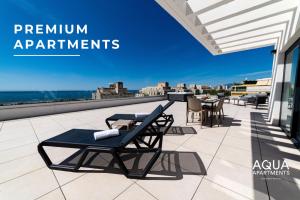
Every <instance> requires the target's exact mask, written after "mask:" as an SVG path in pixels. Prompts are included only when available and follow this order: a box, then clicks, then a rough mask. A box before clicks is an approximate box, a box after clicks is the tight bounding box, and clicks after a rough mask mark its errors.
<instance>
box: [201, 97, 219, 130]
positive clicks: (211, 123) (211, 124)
mask: <svg viewBox="0 0 300 200" xmlns="http://www.w3.org/2000/svg"><path fill="white" fill-rule="evenodd" d="M219 101H220V99H205V100H202V103H203V104H209V108H210V127H212V126H213V117H214V116H213V115H214V112H213V111H214V107H215V104H216V103H218V102H219Z"/></svg>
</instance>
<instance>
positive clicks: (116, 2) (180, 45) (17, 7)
mask: <svg viewBox="0 0 300 200" xmlns="http://www.w3.org/2000/svg"><path fill="white" fill-rule="evenodd" d="M0 19H1V23H0V26H1V37H0V42H1V45H0V90H93V89H95V88H96V87H98V86H106V85H107V84H109V83H111V82H114V81H123V82H124V84H125V86H126V87H128V88H130V89H139V88H141V87H144V86H149V85H156V83H157V82H159V81H168V82H169V83H170V84H171V85H175V84H176V83H178V82H185V83H188V84H189V83H197V84H208V85H217V84H224V83H231V82H237V81H241V80H244V79H245V78H247V79H256V78H264V77H270V76H271V68H272V60H273V57H272V54H271V53H270V51H271V50H272V49H273V47H267V48H261V49H256V50H250V51H244V52H239V53H232V54H226V55H220V56H213V55H211V54H210V53H209V52H208V51H207V50H206V49H205V48H204V47H203V46H202V45H201V44H200V43H199V42H198V41H197V40H196V39H194V38H193V37H192V36H191V35H190V34H189V33H188V32H187V31H186V30H185V29H184V28H183V27H182V26H181V25H180V24H179V23H178V22H177V21H175V20H174V19H173V18H172V17H171V16H170V15H169V14H168V13H166V12H165V11H164V10H163V9H162V8H161V7H160V6H159V5H158V4H157V3H156V2H155V1H152V0H126V1H122V0H109V1H107V0H98V1H95V0H74V1H61V0H60V1H58V0H2V1H1V2H0ZM14 24H50V25H51V24H88V35H87V36H85V38H87V39H106V38H109V39H114V38H117V39H119V40H120V49H118V50H88V51H87V50H80V52H79V53H80V54H81V56H80V57H13V54H14V53H16V52H15V51H14V50H13V46H14V43H15V41H16V39H22V40H24V39H27V38H28V37H29V38H30V37H31V39H32V36H24V35H17V36H16V35H14V34H13V26H14ZM59 37H61V36H55V37H54V39H58V38H59ZM63 37H64V38H63V39H68V38H66V36H63ZM48 38H49V36H48ZM49 39H51V38H49Z"/></svg>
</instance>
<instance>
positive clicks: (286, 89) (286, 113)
mask: <svg viewBox="0 0 300 200" xmlns="http://www.w3.org/2000/svg"><path fill="white" fill-rule="evenodd" d="M298 60H299V46H296V47H295V48H294V49H293V50H292V51H290V52H289V53H288V54H287V55H286V60H285V69H284V81H283V91H282V102H281V118H280V124H281V127H282V128H283V129H284V130H285V131H286V132H287V133H288V134H289V135H290V134H291V127H292V120H293V109H294V97H295V84H296V76H297V74H296V73H297V68H298Z"/></svg>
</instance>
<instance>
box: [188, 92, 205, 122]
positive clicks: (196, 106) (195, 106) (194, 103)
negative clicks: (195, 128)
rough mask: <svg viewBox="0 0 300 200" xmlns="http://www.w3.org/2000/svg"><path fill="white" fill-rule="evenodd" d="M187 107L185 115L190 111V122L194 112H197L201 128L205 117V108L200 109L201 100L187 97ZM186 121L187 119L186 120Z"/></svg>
mask: <svg viewBox="0 0 300 200" xmlns="http://www.w3.org/2000/svg"><path fill="white" fill-rule="evenodd" d="M187 100H188V109H187V116H188V115H189V113H191V118H192V122H194V117H195V116H194V115H195V113H198V114H199V121H200V123H201V128H202V124H203V121H205V119H206V117H205V116H206V110H204V109H202V105H201V100H200V99H197V98H193V97H191V98H188V99H187ZM187 122H188V121H187Z"/></svg>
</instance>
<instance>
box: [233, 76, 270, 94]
mask: <svg viewBox="0 0 300 200" xmlns="http://www.w3.org/2000/svg"><path fill="white" fill-rule="evenodd" d="M271 84H272V79H271V78H262V79H257V80H245V81H244V82H243V83H242V84H237V85H233V86H232V88H231V95H232V96H240V95H248V94H249V95H253V94H259V93H265V94H270V92H271Z"/></svg>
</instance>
